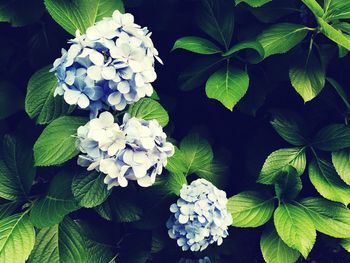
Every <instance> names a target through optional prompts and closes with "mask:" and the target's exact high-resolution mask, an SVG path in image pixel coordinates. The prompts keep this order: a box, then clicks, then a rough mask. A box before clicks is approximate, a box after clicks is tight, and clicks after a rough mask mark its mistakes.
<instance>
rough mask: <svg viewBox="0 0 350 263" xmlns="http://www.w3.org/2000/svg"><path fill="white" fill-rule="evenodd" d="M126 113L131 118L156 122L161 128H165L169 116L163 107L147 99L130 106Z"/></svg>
mask: <svg viewBox="0 0 350 263" xmlns="http://www.w3.org/2000/svg"><path fill="white" fill-rule="evenodd" d="M128 112H129V113H130V115H131V116H132V117H137V118H140V119H144V120H157V121H158V122H159V124H160V125H161V126H162V127H164V126H166V125H167V124H168V122H169V115H168V113H167V111H166V110H165V109H164V108H163V106H162V105H160V103H159V102H157V101H155V100H152V99H149V98H143V99H141V100H139V101H138V102H136V103H134V104H132V105H131V106H130V107H129V109H128Z"/></svg>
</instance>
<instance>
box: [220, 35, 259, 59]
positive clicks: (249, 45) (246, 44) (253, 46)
mask: <svg viewBox="0 0 350 263" xmlns="http://www.w3.org/2000/svg"><path fill="white" fill-rule="evenodd" d="M246 49H250V50H253V51H255V52H256V53H257V55H258V56H257V57H253V58H251V59H250V61H251V63H257V62H259V61H261V60H262V59H263V58H264V56H265V51H264V48H263V47H262V45H261V44H260V43H259V42H257V41H255V40H246V41H241V42H239V43H238V44H236V45H234V46H233V47H231V48H230V49H229V50H228V51H227V52H225V53H224V54H222V55H223V56H224V57H230V56H232V55H233V54H236V53H237V52H239V51H241V50H246Z"/></svg>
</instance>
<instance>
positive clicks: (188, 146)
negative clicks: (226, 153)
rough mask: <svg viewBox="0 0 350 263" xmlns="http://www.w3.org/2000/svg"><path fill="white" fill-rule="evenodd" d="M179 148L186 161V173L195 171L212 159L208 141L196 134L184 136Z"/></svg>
mask: <svg viewBox="0 0 350 263" xmlns="http://www.w3.org/2000/svg"><path fill="white" fill-rule="evenodd" d="M180 150H181V152H182V153H183V155H184V158H185V162H186V168H187V169H186V175H189V174H192V173H196V172H197V171H198V170H200V169H201V168H202V167H203V166H205V165H206V164H208V163H211V162H212V160H213V151H212V148H211V146H210V144H209V142H208V141H207V140H205V139H203V138H201V137H200V136H199V135H198V134H194V133H193V134H190V135H188V136H186V137H185V138H184V139H183V140H182V141H181V144H180Z"/></svg>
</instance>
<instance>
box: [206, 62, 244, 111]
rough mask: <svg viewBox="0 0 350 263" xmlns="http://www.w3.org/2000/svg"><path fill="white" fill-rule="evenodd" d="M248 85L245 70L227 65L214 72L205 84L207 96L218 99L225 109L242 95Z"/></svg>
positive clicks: (230, 106) (231, 106)
mask: <svg viewBox="0 0 350 263" xmlns="http://www.w3.org/2000/svg"><path fill="white" fill-rule="evenodd" d="M248 87H249V76H248V74H247V72H246V71H243V70H240V69H237V68H232V67H230V66H229V65H228V64H227V67H225V68H222V69H220V70H219V71H217V72H215V73H214V74H213V75H211V76H210V78H209V79H208V81H207V84H206V85H205V92H206V94H207V96H208V98H211V99H216V100H218V101H220V102H221V103H222V104H223V105H224V106H225V107H226V108H227V109H229V110H231V111H232V110H233V107H234V106H235V105H236V104H237V102H238V101H239V100H240V99H241V98H242V97H243V96H244V94H245V93H246V92H247V90H248Z"/></svg>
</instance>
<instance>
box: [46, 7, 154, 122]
mask: <svg viewBox="0 0 350 263" xmlns="http://www.w3.org/2000/svg"><path fill="white" fill-rule="evenodd" d="M150 36H151V33H150V32H149V31H148V29H147V28H141V27H140V26H139V25H137V24H135V23H134V17H133V16H132V15H131V14H121V13H120V12H119V11H118V10H116V11H114V13H113V15H112V17H107V18H104V19H103V20H101V21H99V22H97V23H96V24H95V25H93V26H91V27H89V28H88V29H87V30H86V34H83V35H80V33H79V31H77V35H76V38H75V39H72V40H70V41H69V43H70V47H69V49H68V50H67V51H66V50H64V49H63V50H62V56H61V57H60V58H58V59H56V61H55V62H54V67H53V69H52V71H55V74H56V76H57V79H58V86H57V88H56V90H55V94H54V95H55V96H56V95H61V96H63V97H64V100H65V101H66V102H67V103H68V104H70V105H78V106H79V107H80V108H81V109H88V110H90V113H91V118H93V117H96V116H97V114H98V112H99V111H100V110H102V109H104V110H108V109H110V108H111V109H112V110H118V111H121V110H123V109H124V108H125V107H126V105H128V104H132V103H134V102H137V101H138V100H139V99H140V98H143V97H145V96H151V95H152V93H153V87H152V85H151V83H152V82H154V81H155V80H156V78H157V75H156V72H155V70H154V62H155V58H156V59H157V60H159V61H160V62H161V60H160V59H159V58H158V51H157V50H156V49H155V48H154V46H153V42H152V40H151V38H150Z"/></svg>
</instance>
